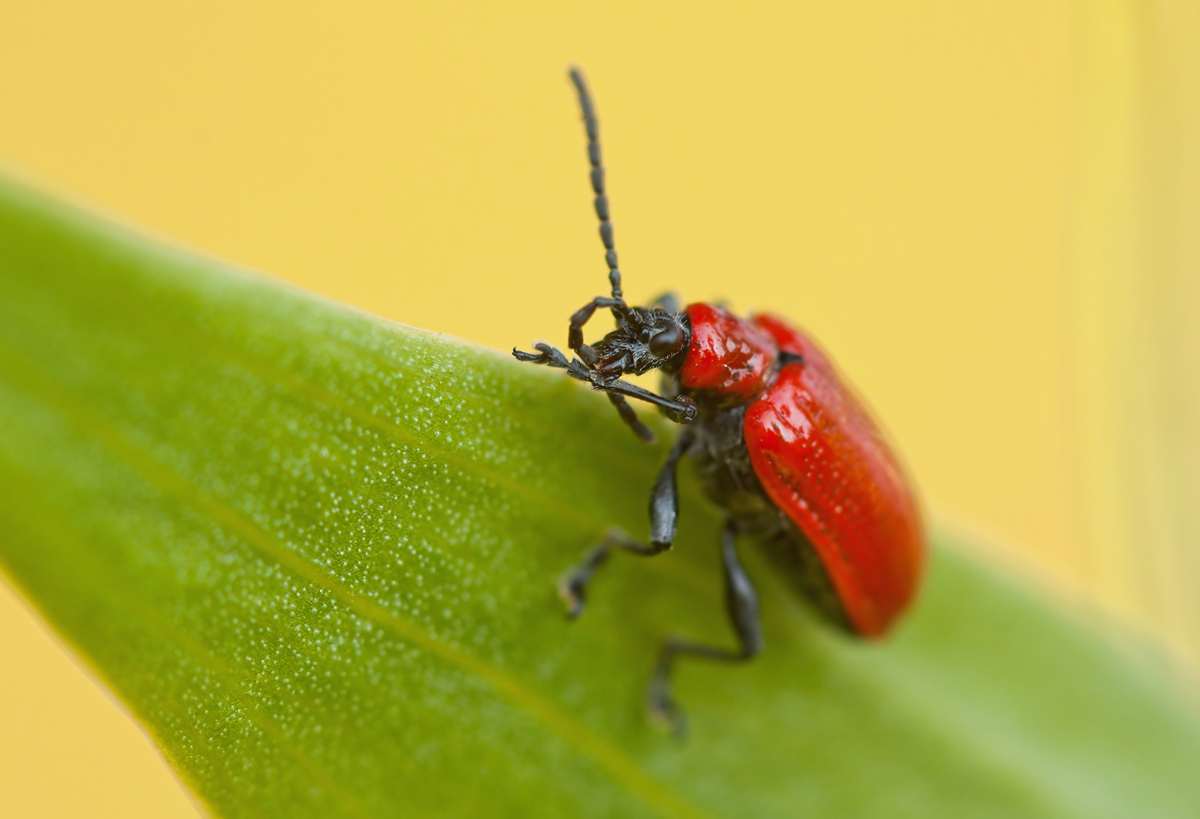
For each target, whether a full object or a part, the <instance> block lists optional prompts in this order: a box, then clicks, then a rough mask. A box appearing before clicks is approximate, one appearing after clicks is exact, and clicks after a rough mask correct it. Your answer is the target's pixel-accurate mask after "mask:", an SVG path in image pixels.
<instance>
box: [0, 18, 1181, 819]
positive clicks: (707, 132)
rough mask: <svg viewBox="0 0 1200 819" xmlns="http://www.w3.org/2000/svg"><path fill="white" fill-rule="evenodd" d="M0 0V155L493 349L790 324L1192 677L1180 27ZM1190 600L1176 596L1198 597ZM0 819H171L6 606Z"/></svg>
mask: <svg viewBox="0 0 1200 819" xmlns="http://www.w3.org/2000/svg"><path fill="white" fill-rule="evenodd" d="M295 5H296V4H290V3H265V2H255V3H247V2H236V3H233V2H206V3H178V2H176V3H161V2H157V3H151V2H144V3H135V2H109V3H104V4H99V3H94V4H87V5H81V4H77V3H60V2H38V3H32V4H30V3H16V2H13V0H3V2H0V157H4V158H5V161H7V162H8V163H10V165H12V166H13V167H15V168H17V169H20V170H21V171H22V172H25V173H32V174H34V175H35V176H36V177H38V178H40V179H42V180H45V181H47V182H48V183H49V184H52V185H55V186H58V187H60V188H62V189H66V190H69V191H74V192H77V193H79V194H81V195H82V196H84V197H86V198H87V199H90V200H92V201H93V202H96V203H99V204H100V205H101V206H103V207H105V208H107V209H108V210H110V211H113V212H115V213H118V214H122V215H124V216H126V217H128V218H129V219H130V220H132V221H133V222H136V223H140V224H143V225H147V226H149V227H151V228H153V229H155V230H157V231H159V232H161V233H163V234H166V235H168V236H171V237H175V238H177V239H179V240H182V241H183V242H185V243H187V244H189V245H192V246H194V247H198V248H202V249H204V250H207V251H209V252H212V253H215V254H218V255H221V256H225V257H228V258H231V259H234V260H237V261H239V262H242V263H245V264H247V265H250V266H253V267H256V268H259V269H262V270H266V271H269V272H270V273H272V274H273V275H277V276H280V277H283V278H286V279H288V280H290V281H293V282H296V283H297V284H299V285H302V286H304V287H306V288H310V289H313V290H317V291H319V292H322V293H325V294H328V295H330V296H332V297H334V298H336V299H340V300H343V301H347V302H350V303H352V304H355V305H358V306H360V307H363V308H365V309H367V310H370V311H373V312H376V313H379V314H381V315H384V316H387V317H389V318H393V319H397V320H399V321H403V322H406V323H409V324H414V325H418V326H421V327H426V328H429V329H434V330H439V331H442V332H445V333H450V334H453V335H457V336H461V337H465V338H469V339H472V340H475V341H478V342H481V343H484V344H488V345H492V346H495V347H498V348H508V347H511V346H512V345H513V344H521V345H524V344H527V343H528V342H529V341H530V340H531V339H534V338H550V339H551V340H554V341H562V340H564V339H563V335H564V331H565V324H566V318H567V316H568V314H569V313H570V312H571V311H572V310H573V309H575V308H576V307H578V306H579V305H580V304H582V303H583V302H584V301H585V300H587V299H588V298H590V297H591V296H593V295H595V294H597V293H599V292H602V291H603V289H604V287H605V276H604V270H605V269H604V265H603V258H602V253H601V247H600V243H599V240H598V239H597V237H596V232H595V224H594V221H593V217H592V215H591V210H590V201H589V200H590V196H589V193H588V189H587V183H586V161H585V155H584V147H583V146H584V143H583V136H582V129H581V126H580V123H579V121H578V116H577V113H576V110H575V104H574V101H573V99H572V97H571V93H570V90H569V87H568V85H567V82H566V80H565V77H564V69H565V66H566V65H567V64H568V63H569V62H572V61H577V62H579V63H581V64H582V65H583V66H584V67H585V68H586V69H587V71H588V73H589V75H590V78H591V82H592V86H593V89H594V91H595V93H596V96H597V100H598V105H599V110H600V114H601V118H602V123H603V131H602V134H603V138H604V147H605V152H606V161H607V164H608V167H609V170H610V172H609V187H610V193H611V197H612V202H613V213H614V221H615V223H616V235H617V244H618V248H619V250H620V253H621V259H622V268H623V269H624V271H625V274H626V285H627V286H626V291H627V294H628V295H629V296H630V297H632V298H633V299H635V300H644V299H647V298H649V297H650V296H652V295H656V294H657V293H659V292H660V291H663V290H666V289H668V288H675V289H678V290H679V291H681V292H682V294H683V295H684V297H685V298H686V299H688V300H699V299H713V298H727V299H729V300H730V301H731V302H732V303H733V304H734V305H735V306H736V307H738V308H741V309H746V310H749V309H755V308H769V309H771V310H773V311H776V312H779V313H782V314H784V315H787V316H790V317H792V318H793V319H794V320H795V321H796V322H798V323H800V324H801V325H803V326H805V327H807V328H808V329H810V330H811V331H812V332H813V333H814V334H815V335H816V336H817V337H818V338H820V339H821V340H822V341H823V343H824V344H825V345H826V346H827V347H828V348H829V349H830V350H831V351H832V352H833V353H834V355H835V357H836V358H837V360H838V361H839V363H840V364H841V365H842V368H843V369H844V370H845V371H846V372H847V373H848V374H849V375H850V377H851V379H852V380H853V381H854V382H855V383H856V384H857V385H858V387H859V388H860V390H861V391H862V392H863V393H865V394H866V395H867V396H868V398H869V400H870V402H871V403H872V404H873V405H874V407H875V408H876V410H877V411H878V413H879V415H880V416H881V417H882V418H883V419H884V420H885V423H886V425H887V426H888V427H889V429H890V431H891V432H892V434H893V435H894V437H895V438H896V439H897V440H898V441H899V442H900V444H901V447H902V449H903V451H904V452H905V454H906V456H907V458H908V461H909V463H910V465H911V467H912V469H913V471H914V473H915V475H916V476H917V478H918V480H919V482H920V485H921V487H922V489H923V491H924V494H925V496H926V499H927V501H928V503H929V505H930V507H931V508H932V509H933V510H934V512H935V514H936V516H937V517H938V519H939V520H940V521H942V522H943V523H944V525H947V526H953V527H958V528H967V529H969V530H971V531H973V532H975V533H978V536H979V537H980V538H981V539H982V540H983V541H984V542H985V543H990V544H992V545H993V546H992V548H993V549H994V551H995V553H997V554H1002V555H1007V556H1009V557H1010V558H1011V559H1012V561H1013V562H1015V563H1016V564H1017V565H1019V566H1023V567H1026V568H1027V569H1028V570H1029V571H1030V572H1031V573H1033V574H1034V575H1035V576H1037V577H1041V578H1043V579H1046V580H1048V581H1049V583H1050V584H1051V585H1054V586H1056V587H1057V588H1059V589H1061V590H1063V591H1064V592H1065V593H1069V594H1072V595H1073V596H1074V597H1075V598H1077V599H1079V600H1083V601H1085V602H1088V603H1089V604H1091V605H1099V606H1100V607H1101V608H1102V609H1103V610H1104V611H1108V612H1116V613H1117V614H1118V616H1119V618H1120V619H1122V620H1129V619H1132V620H1133V621H1135V622H1137V623H1140V624H1141V625H1142V626H1143V627H1147V628H1150V629H1152V630H1154V631H1156V632H1157V633H1158V634H1160V635H1162V636H1163V637H1164V638H1165V639H1166V640H1167V641H1168V642H1169V643H1170V644H1171V645H1172V646H1173V647H1174V648H1175V649H1176V650H1177V654H1178V655H1179V656H1182V657H1187V656H1192V657H1195V656H1196V655H1197V653H1198V652H1197V650H1196V648H1195V647H1196V646H1197V644H1198V643H1200V609H1198V608H1197V603H1196V602H1195V601H1196V600H1197V598H1198V597H1200V595H1198V594H1197V591H1198V590H1200V589H1198V582H1197V580H1196V578H1198V577H1200V559H1198V558H1197V554H1196V542H1197V540H1196V539H1197V536H1200V511H1197V510H1200V494H1198V493H1197V485H1198V479H1200V420H1198V419H1200V376H1198V375H1197V373H1198V372H1200V330H1196V329H1193V325H1194V323H1195V322H1194V319H1196V318H1200V240H1198V239H1197V235H1196V232H1197V230H1200V228H1197V227H1196V225H1200V168H1198V167H1197V165H1198V163H1200V160H1198V159H1197V157H1200V103H1198V102H1197V101H1198V100H1200V59H1198V58H1197V56H1196V54H1195V52H1196V44H1197V43H1200V11H1198V9H1197V5H1196V4H1195V3H1170V2H1157V3H1144V4H1133V3H1126V2H1115V0H1113V1H1110V2H1065V1H1063V2H1047V1H1046V0H1037V1H1036V2H1034V1H1032V0H1030V1H1028V2H1014V1H1013V0H1006V2H987V3H983V2H975V3H963V2H950V0H938V1H937V2H913V3H893V2H877V3H870V2H852V3H817V2H805V3H764V4H728V3H720V4H717V3H709V4H705V3H696V2H691V3H676V4H670V5H667V4H648V3H587V4H578V5H574V6H571V7H567V6H565V5H551V4H546V5H545V6H543V7H541V8H538V7H534V6H533V5H522V6H520V7H507V8H506V7H504V4H497V3H478V4H475V5H465V4H454V5H451V4H424V7H423V8H421V7H416V6H415V5H412V4H409V5H410V7H407V8H405V7H402V4H397V3H385V2H372V3H365V2H363V3H353V4H351V3H343V4H308V5H307V7H305V8H302V9H297V8H294V6H295ZM1189 584H1190V585H1189ZM0 658H2V659H0V815H5V816H82V815H87V816H122V817H135V816H147V817H150V816H154V817H165V816H189V815H192V811H193V808H191V806H190V805H189V803H188V801H187V799H186V797H185V796H184V795H183V794H182V792H181V791H180V790H179V789H178V788H177V786H176V785H175V783H174V781H173V780H172V778H171V776H170V774H169V772H168V771H167V770H166V768H165V766H163V765H162V764H161V763H160V762H159V761H158V760H157V759H156V757H155V756H154V753H153V750H152V749H151V748H150V746H149V744H148V743H147V742H146V741H145V740H144V739H143V738H142V737H141V736H140V734H139V733H138V731H137V729H136V728H135V727H133V725H132V724H131V723H130V722H129V721H128V720H126V719H125V717H124V716H123V715H122V714H121V713H120V712H119V711H118V710H117V709H115V708H113V707H111V706H110V705H109V704H108V703H107V702H106V701H105V699H104V695H103V694H102V693H100V692H99V691H98V690H96V689H95V688H94V687H93V686H92V685H91V683H90V682H89V681H88V680H87V679H86V678H85V677H84V676H83V674H82V673H81V672H79V671H78V670H77V668H76V666H75V665H74V664H73V663H72V662H71V661H70V660H69V659H67V658H66V656H65V655H64V654H63V653H62V652H61V650H60V649H59V648H58V647H57V645H56V644H55V643H54V642H53V640H52V639H50V638H48V637H46V636H45V635H44V634H43V633H41V631H40V627H39V626H38V625H37V624H36V621H35V619H34V617H33V615H31V614H29V613H28V612H27V611H25V610H24V609H23V608H22V607H21V604H20V603H19V602H18V601H17V600H16V598H15V596H14V595H13V594H12V592H11V591H9V590H7V589H5V590H4V592H3V594H2V595H0Z"/></svg>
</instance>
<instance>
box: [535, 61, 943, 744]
mask: <svg viewBox="0 0 1200 819" xmlns="http://www.w3.org/2000/svg"><path fill="white" fill-rule="evenodd" d="M570 77H571V81H572V83H574V85H575V90H576V92H577V93H578V95H579V105H580V108H581V109H582V111H583V121H584V125H585V127H586V130H587V137H588V158H589V160H590V162H591V166H592V171H591V179H592V189H593V191H594V192H595V195H596V198H595V201H594V203H595V208H596V216H597V217H598V218H599V220H600V238H601V239H602V240H603V242H604V247H605V249H606V259H607V262H608V268H609V281H610V282H611V284H612V295H611V296H607V297H606V296H599V297H597V298H595V299H593V300H592V301H591V302H590V303H589V304H587V305H585V306H584V307H583V308H581V309H580V310H578V311H577V312H576V313H575V314H574V315H573V316H572V317H571V324H570V330H569V332H568V338H567V346H568V347H569V348H570V349H571V350H573V351H574V352H575V353H576V354H577V355H578V357H577V358H572V359H570V360H568V359H567V357H566V356H565V355H564V354H563V353H562V352H561V351H560V350H558V349H556V348H554V347H551V346H550V345H548V344H537V345H535V347H536V349H537V351H538V352H536V353H525V352H521V351H520V350H513V355H514V356H516V358H517V359H518V360H520V361H529V362H533V363H535V364H547V365H549V366H552V367H559V368H562V369H565V370H566V371H567V373H568V374H569V375H570V376H572V377H574V378H577V379H579V380H580V381H586V382H588V383H589V384H590V385H591V386H592V389H595V390H602V391H604V392H605V393H607V394H608V397H609V400H610V401H612V403H613V405H614V406H615V407H616V408H617V410H618V412H619V413H620V415H621V418H622V419H624V421H625V422H626V423H627V424H628V425H629V426H630V427H632V428H633V430H634V432H636V433H637V434H638V435H639V436H640V437H641V438H642V439H643V440H645V441H648V442H652V441H653V440H654V436H653V434H652V433H651V432H650V430H649V429H648V428H647V427H646V426H645V425H644V424H642V422H641V421H639V420H638V418H637V415H636V414H635V413H634V411H633V408H632V407H630V405H629V404H628V402H627V401H626V399H627V398H637V399H639V400H642V401H647V402H649V403H651V404H654V405H656V406H657V407H658V408H659V409H660V410H661V411H662V412H663V413H664V414H665V415H666V416H667V417H668V418H670V419H672V420H674V421H676V422H678V423H680V424H683V425H685V426H684V428H683V431H682V433H681V434H680V435H679V438H678V439H677V440H676V442H675V445H674V446H673V447H672V448H671V453H670V455H669V456H668V457H667V461H666V464H665V465H664V466H663V468H662V471H661V472H660V473H659V475H658V479H657V480H656V481H655V484H654V490H653V492H652V494H651V496H650V542H649V544H645V543H642V542H640V541H638V540H635V539H634V538H632V537H630V536H629V535H627V534H625V533H624V532H622V531H620V530H616V529H614V530H612V531H610V532H609V534H608V535H607V536H606V537H605V539H604V540H603V541H602V542H601V543H600V544H599V545H598V546H595V547H594V548H592V549H591V550H589V551H588V552H587V554H586V555H585V556H584V559H583V560H582V561H581V562H580V563H579V565H577V566H576V567H575V568H573V569H572V570H571V571H570V572H569V573H568V574H567V575H566V577H565V579H564V580H563V582H562V584H561V586H560V593H561V594H562V596H563V597H564V598H565V599H566V600H567V602H568V604H569V605H570V613H571V616H573V617H575V616H578V615H579V614H580V613H582V611H583V606H584V591H585V588H586V586H587V583H588V581H589V580H590V579H591V578H592V575H593V574H595V572H596V569H597V568H599V566H600V565H601V564H602V563H603V562H604V561H605V559H606V558H607V557H608V554H609V552H610V551H611V550H612V549H613V548H614V547H619V548H622V549H625V550H626V551H629V552H632V553H633V554H637V555H644V556H649V555H656V554H658V553H659V552H662V551H665V550H666V549H669V548H671V544H672V542H673V541H674V539H675V528H676V523H677V520H678V516H679V498H678V492H677V490H676V483H675V466H676V464H677V463H678V462H679V459H680V458H683V457H685V456H686V457H689V458H691V459H692V461H693V463H694V465H695V467H696V470H697V472H698V474H699V476H700V479H701V483H702V484H703V486H704V488H705V491H706V492H707V494H708V495H709V496H710V497H711V498H712V499H713V500H714V501H715V502H716V503H717V504H719V505H720V506H721V507H722V508H723V509H724V510H725V512H726V523H725V526H724V529H723V532H722V538H721V558H722V564H723V568H724V575H725V586H726V601H727V605H728V608H729V615H730V618H731V620H732V623H733V627H734V631H735V632H736V634H737V638H738V648H737V649H725V648H719V647H715V646H709V645H703V644H700V643H693V642H690V641H686V640H680V639H676V638H669V639H667V640H666V642H665V643H664V644H663V648H662V652H661V654H660V656H659V661H658V665H657V667H656V669H655V672H654V675H653V678H652V679H651V682H650V686H649V689H648V691H647V699H646V702H647V706H648V707H649V709H650V711H651V714H652V715H654V716H657V717H660V718H665V719H666V720H668V721H669V722H671V723H672V724H673V725H674V727H675V729H676V731H677V732H682V730H683V728H684V721H683V716H682V713H681V712H680V711H679V709H678V707H677V706H676V705H675V703H674V701H673V699H672V697H671V690H670V673H671V667H672V664H673V661H674V659H675V657H677V656H679V655H691V656H696V657H702V658H707V659H710V660H724V661H739V660H748V659H750V658H751V657H753V656H755V655H756V654H758V653H759V652H760V651H761V650H762V645H763V640H762V629H761V625H760V622H759V614H758V597H757V595H756V593H755V591H754V586H753V585H752V584H751V582H750V579H749V578H748V577H747V576H746V574H745V572H744V571H743V570H742V567H741V565H740V564H739V562H738V558H737V552H736V545H735V541H736V538H737V536H738V535H739V534H748V535H752V536H756V537H757V539H758V540H759V541H760V542H761V543H762V544H763V545H764V546H765V547H766V549H767V551H768V553H769V554H770V555H771V557H772V558H773V561H774V564H775V566H776V567H777V568H778V570H779V571H780V572H782V573H783V574H784V575H785V576H787V577H788V578H789V579H790V580H791V581H793V583H794V585H795V586H796V587H797V589H798V590H799V591H800V592H801V593H802V594H804V595H805V596H806V597H807V598H808V599H809V600H810V601H811V602H812V603H813V604H814V605H815V607H816V608H817V610H818V611H819V612H820V613H821V614H822V615H824V616H825V618H826V619H828V620H829V621H831V622H832V623H834V624H836V625H838V626H840V627H842V628H843V629H845V630H846V631H848V632H849V633H851V634H854V635H856V636H859V637H865V638H876V637H881V636H882V635H884V634H886V633H887V631H888V630H889V629H890V628H891V627H892V626H893V625H894V624H895V622H896V620H897V619H898V618H899V617H900V615H901V614H902V613H903V612H904V610H905V609H906V608H907V607H908V605H909V603H910V602H911V601H912V599H913V596H914V595H915V593H916V590H917V585H918V583H919V581H920V578H921V574H922V570H923V567H924V563H925V545H924V536H923V534H922V527H921V516H920V513H919V511H918V505H917V502H916V499H915V497H914V493H913V490H912V487H911V485H910V484H909V482H908V480H907V479H906V477H905V475H904V471H903V470H902V469H901V467H900V464H899V462H898V460H897V458H896V456H895V455H894V454H893V453H892V451H891V449H889V447H888V445H887V442H886V441H885V440H884V438H883V436H882V435H881V434H880V432H879V429H878V427H876V425H875V423H874V422H873V421H872V420H871V416H870V415H869V414H868V413H867V411H866V410H865V409H864V408H863V406H862V404H861V403H860V402H859V401H858V399H857V398H856V397H855V396H854V393H853V392H852V391H851V390H850V389H849V388H848V387H847V386H846V385H845V384H844V383H843V382H842V381H841V379H840V378H839V377H838V374H837V371H836V370H835V369H834V367H833V365H832V364H831V363H830V361H829V359H828V358H827V357H826V355H825V354H824V353H823V352H822V351H821V349H820V348H819V347H817V345H816V344H814V343H813V341H812V340H811V339H809V338H808V337H807V336H805V335H804V333H802V332H801V331H799V330H797V329H795V328H794V327H791V326H790V325H788V324H787V323H785V322H784V321H783V320H781V319H778V318H775V317H773V316H765V315H760V316H755V317H753V318H751V319H744V318H740V317H738V316H735V315H733V314H732V313H730V312H728V311H727V310H724V309H723V308H721V307H718V306H715V305H712V304H703V303H700V304H692V305H689V306H688V307H687V308H686V309H684V310H680V309H679V308H678V305H677V304H676V302H675V299H674V298H673V297H671V296H664V297H663V298H660V299H659V300H658V301H656V302H655V303H654V304H653V305H651V306H649V307H631V306H629V305H627V304H626V303H625V300H624V299H623V298H622V297H621V272H620V270H619V269H618V267H617V254H616V250H615V249H614V245H613V233H612V223H611V222H610V221H609V208H608V198H607V196H606V195H605V192H604V167H603V165H602V163H601V156H600V143H599V126H598V123H597V121H596V114H595V109H594V108H593V105H592V100H591V96H590V95H589V93H588V89H587V85H586V84H585V82H584V79H583V76H582V74H581V73H580V72H579V71H578V69H572V70H571V72H570ZM597 309H608V310H610V311H612V315H613V318H614V319H615V320H616V325H617V328H616V330H614V331H613V332H611V333H609V334H608V335H606V336H605V337H604V338H603V339H601V340H600V341H599V342H597V343H595V344H592V345H588V344H585V343H584V341H583V326H584V324H586V323H587V321H588V320H589V319H590V318H591V317H592V315H593V314H594V313H595V311H596V310H597ZM650 370H661V371H662V373H663V390H662V394H661V395H659V394H655V393H652V392H650V391H649V390H645V389H642V388H641V387H638V386H636V385H634V384H631V383H629V382H627V381H623V380H621V376H622V375H624V374H626V373H633V374H637V375H641V374H642V373H646V372H649V371H650Z"/></svg>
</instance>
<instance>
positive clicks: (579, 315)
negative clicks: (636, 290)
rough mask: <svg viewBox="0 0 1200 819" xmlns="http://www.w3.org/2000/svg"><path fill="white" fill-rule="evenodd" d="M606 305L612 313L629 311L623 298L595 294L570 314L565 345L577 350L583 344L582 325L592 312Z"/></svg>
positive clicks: (588, 319) (586, 321) (587, 320)
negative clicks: (594, 296) (569, 324)
mask: <svg viewBox="0 0 1200 819" xmlns="http://www.w3.org/2000/svg"><path fill="white" fill-rule="evenodd" d="M604 307H608V308H610V309H611V310H612V311H613V315H614V316H615V315H617V314H619V313H622V314H623V313H627V312H628V311H629V307H628V305H626V304H625V300H624V299H621V298H610V297H608V296H596V298H594V299H592V300H591V301H590V302H588V303H587V304H585V305H584V306H583V307H580V308H579V309H578V310H576V311H575V313H574V315H572V316H571V326H570V328H569V329H568V330H567V346H568V347H570V348H571V349H572V350H578V349H579V347H580V345H581V344H583V325H585V324H587V323H588V322H589V321H591V319H592V314H593V313H595V312H596V310H598V309H600V308H604Z"/></svg>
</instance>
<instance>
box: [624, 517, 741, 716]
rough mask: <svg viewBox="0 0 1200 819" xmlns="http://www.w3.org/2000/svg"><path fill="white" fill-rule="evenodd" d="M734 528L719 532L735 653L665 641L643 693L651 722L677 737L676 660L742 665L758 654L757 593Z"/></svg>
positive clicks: (729, 526)
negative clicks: (665, 726) (740, 554)
mask: <svg viewBox="0 0 1200 819" xmlns="http://www.w3.org/2000/svg"><path fill="white" fill-rule="evenodd" d="M736 540H737V527H736V526H735V525H734V524H732V523H726V524H725V528H724V529H723V530H722V532H721V563H722V566H723V569H724V574H725V605H726V607H727V608H728V610H729V619H730V621H731V622H732V624H733V630H734V634H735V635H736V636H737V641H738V647H737V648H736V649H728V648H720V647H718V646H710V645H704V644H703V643H693V642H691V641H690V640H683V639H681V638H678V637H668V638H667V640H666V641H665V642H664V643H663V647H662V651H661V652H660V653H659V655H658V664H657V665H656V666H655V668H654V674H653V676H651V678H650V685H649V686H648V687H647V689H646V709H647V710H648V711H649V713H650V717H651V719H653V720H655V721H657V722H665V723H667V724H668V725H670V727H671V731H672V733H673V734H675V736H677V737H683V736H684V735H685V734H686V733H687V720H686V718H685V717H684V714H683V711H681V710H680V709H679V706H678V705H677V704H676V703H675V698H674V696H673V695H672V693H671V670H672V668H673V667H674V665H675V659H676V658H677V657H679V656H681V655H682V656H691V657H698V658H700V659H704V660H716V661H718V662H746V661H747V660H750V659H752V658H753V657H755V656H757V655H758V654H760V653H761V652H762V649H763V636H762V622H761V619H760V617H759V611H758V593H757V592H755V590H754V584H753V583H751V582H750V578H749V577H748V576H747V575H746V572H745V570H744V569H742V565H741V563H739V562H738V558H737V544H736Z"/></svg>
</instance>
